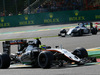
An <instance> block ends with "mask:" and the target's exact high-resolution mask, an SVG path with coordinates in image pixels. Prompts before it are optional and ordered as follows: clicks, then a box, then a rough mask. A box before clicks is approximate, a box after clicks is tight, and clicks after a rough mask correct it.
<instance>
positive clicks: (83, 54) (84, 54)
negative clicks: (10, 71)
mask: <svg viewBox="0 0 100 75" xmlns="http://www.w3.org/2000/svg"><path fill="white" fill-rule="evenodd" d="M72 53H73V54H74V55H76V56H78V57H79V58H80V59H81V60H80V62H76V64H77V65H84V64H85V63H86V61H85V60H84V58H88V53H87V51H86V49H85V48H81V47H78V48H76V49H75V50H74V51H73V52H72Z"/></svg>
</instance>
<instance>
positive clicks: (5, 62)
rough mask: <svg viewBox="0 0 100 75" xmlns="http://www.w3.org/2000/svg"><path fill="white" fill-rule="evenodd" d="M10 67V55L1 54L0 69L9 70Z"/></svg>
mask: <svg viewBox="0 0 100 75" xmlns="http://www.w3.org/2000/svg"><path fill="white" fill-rule="evenodd" d="M9 66H10V57H9V55H8V54H4V53H3V54H1V55H0V68H1V69H7V68H9Z"/></svg>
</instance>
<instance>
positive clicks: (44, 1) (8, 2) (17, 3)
mask: <svg viewBox="0 0 100 75" xmlns="http://www.w3.org/2000/svg"><path fill="white" fill-rule="evenodd" d="M98 9H100V0H0V16H12V15H21V14H34V13H43V12H55V11H67V10H79V11H85V10H98Z"/></svg>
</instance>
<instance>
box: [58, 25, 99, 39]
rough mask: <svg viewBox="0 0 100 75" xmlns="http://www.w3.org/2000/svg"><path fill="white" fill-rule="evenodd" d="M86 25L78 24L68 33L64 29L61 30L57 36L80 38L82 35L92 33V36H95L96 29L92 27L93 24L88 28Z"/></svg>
mask: <svg viewBox="0 0 100 75" xmlns="http://www.w3.org/2000/svg"><path fill="white" fill-rule="evenodd" d="M85 24H86V23H79V24H78V26H76V27H75V28H71V29H69V30H68V31H67V30H66V29H62V30H61V31H60V33H59V34H58V36H61V37H65V36H66V35H70V36H82V35H84V34H90V33H92V34H93V35H96V34H97V32H98V31H97V28H96V27H93V23H89V24H90V28H88V27H86V26H85Z"/></svg>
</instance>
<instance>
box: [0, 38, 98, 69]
mask: <svg viewBox="0 0 100 75" xmlns="http://www.w3.org/2000/svg"><path fill="white" fill-rule="evenodd" d="M36 44H37V45H36ZM39 44H40V40H39V39H38V40H37V39H36V40H35V41H34V40H33V41H28V42H27V40H14V41H5V42H3V53H1V54H0V68H4V69H6V68H9V67H10V65H12V64H19V63H20V64H25V65H31V66H32V67H41V68H50V67H52V66H55V65H58V66H63V63H64V62H66V63H68V64H71V63H72V62H74V63H75V64H77V65H84V64H85V63H88V62H96V58H95V57H88V53H87V51H86V49H85V48H76V49H75V50H74V51H73V52H69V51H68V50H66V49H63V48H62V47H60V48H58V46H56V47H55V48H51V47H50V46H45V45H41V47H39V46H38V45H39ZM11 45H18V52H17V53H15V54H12V53H11V52H10V46H11Z"/></svg>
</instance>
